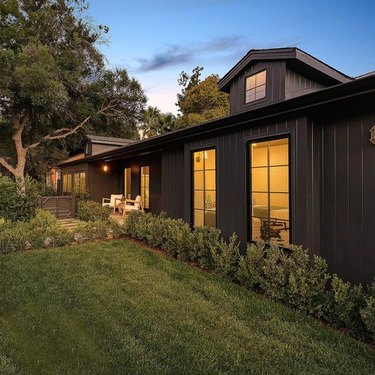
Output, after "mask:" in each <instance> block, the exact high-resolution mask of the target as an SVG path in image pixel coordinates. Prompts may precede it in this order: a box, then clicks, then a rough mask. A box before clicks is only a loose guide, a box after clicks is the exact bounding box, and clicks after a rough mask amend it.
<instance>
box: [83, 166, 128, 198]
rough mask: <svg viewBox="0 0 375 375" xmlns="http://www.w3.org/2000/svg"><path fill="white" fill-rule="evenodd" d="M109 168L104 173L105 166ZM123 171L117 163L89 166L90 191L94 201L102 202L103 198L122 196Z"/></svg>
mask: <svg viewBox="0 0 375 375" xmlns="http://www.w3.org/2000/svg"><path fill="white" fill-rule="evenodd" d="M104 164H106V165H107V166H108V171H107V172H104V170H103V166H104ZM120 173H121V170H120V169H119V168H118V166H117V164H116V163H111V162H109V163H104V162H95V163H90V164H89V175H88V185H87V186H88V191H89V193H90V196H91V198H92V199H93V200H95V201H97V202H102V199H103V198H110V197H111V194H121V193H122V190H121V186H120V180H121V176H120Z"/></svg>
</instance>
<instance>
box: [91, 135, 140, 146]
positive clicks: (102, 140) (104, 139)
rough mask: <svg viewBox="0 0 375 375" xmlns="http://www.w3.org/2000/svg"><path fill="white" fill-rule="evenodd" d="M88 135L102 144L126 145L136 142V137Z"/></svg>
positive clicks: (92, 140) (93, 140)
mask: <svg viewBox="0 0 375 375" xmlns="http://www.w3.org/2000/svg"><path fill="white" fill-rule="evenodd" d="M86 137H87V139H88V140H90V141H91V142H92V143H100V144H105V145H114V146H125V145H128V144H130V143H133V142H135V141H134V139H127V138H114V137H102V136H99V135H87V136H86Z"/></svg>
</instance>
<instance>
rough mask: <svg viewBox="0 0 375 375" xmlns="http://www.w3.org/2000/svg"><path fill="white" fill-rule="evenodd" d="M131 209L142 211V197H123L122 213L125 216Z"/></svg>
mask: <svg viewBox="0 0 375 375" xmlns="http://www.w3.org/2000/svg"><path fill="white" fill-rule="evenodd" d="M131 211H143V205H142V198H141V196H140V195H137V196H136V198H135V199H125V202H124V207H123V215H124V216H126V215H127V214H128V213H129V212H131Z"/></svg>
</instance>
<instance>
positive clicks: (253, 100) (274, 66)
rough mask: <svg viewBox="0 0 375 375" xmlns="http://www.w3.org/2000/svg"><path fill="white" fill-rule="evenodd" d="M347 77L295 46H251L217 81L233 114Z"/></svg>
mask: <svg viewBox="0 0 375 375" xmlns="http://www.w3.org/2000/svg"><path fill="white" fill-rule="evenodd" d="M351 80H352V78H351V77H349V76H347V75H345V74H343V73H341V72H339V71H338V70H336V69H334V68H332V67H330V66H329V65H327V64H325V63H323V62H322V61H320V60H318V59H316V58H315V57H313V56H311V55H309V54H307V53H306V52H304V51H302V50H300V49H298V48H276V49H263V50H255V49H253V50H250V51H249V52H248V53H247V54H246V56H245V57H243V58H242V59H241V60H240V61H239V62H238V63H237V64H236V65H235V66H234V67H233V68H232V69H231V70H230V71H229V72H228V73H227V74H226V75H225V76H224V77H223V78H222V79H221V80H220V81H219V89H220V90H221V91H224V92H227V93H229V94H230V113H231V114H235V113H239V112H244V111H247V110H250V109H255V108H258V107H261V106H266V105H269V104H272V103H276V102H279V101H283V100H287V99H291V98H293V97H296V96H300V95H305V94H309V93H311V92H314V91H317V90H321V89H323V88H326V87H330V86H334V85H337V84H340V83H345V82H349V81H351Z"/></svg>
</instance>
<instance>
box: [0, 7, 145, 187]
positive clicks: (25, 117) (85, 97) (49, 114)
mask: <svg viewBox="0 0 375 375" xmlns="http://www.w3.org/2000/svg"><path fill="white" fill-rule="evenodd" d="M87 8H88V4H87V2H86V1H85V0H2V1H1V3H0V134H1V139H0V143H1V144H2V146H1V145H0V152H1V151H2V152H3V153H2V154H0V166H1V167H3V168H5V169H6V170H7V171H8V172H9V173H10V174H12V175H13V176H14V177H15V178H17V179H19V180H20V181H21V186H23V184H22V182H23V181H24V178H25V167H26V162H27V156H28V154H29V153H31V152H33V150H35V149H36V148H38V147H41V146H43V145H44V144H46V143H48V142H51V141H55V140H61V139H65V138H66V137H68V136H70V135H73V134H75V133H77V132H78V131H79V130H80V129H82V128H84V127H87V126H93V127H95V126H96V127H98V128H99V131H100V129H103V128H113V132H114V133H117V134H118V129H121V128H124V127H126V128H129V129H130V128H132V129H135V124H136V122H137V121H138V119H139V118H140V116H141V113H142V110H143V107H144V104H145V101H146V98H145V96H144V93H143V90H142V88H141V86H140V84H139V82H138V81H136V80H135V79H134V78H131V77H129V76H128V74H127V72H126V71H125V70H123V69H117V70H114V71H109V70H107V69H106V66H105V61H104V57H103V55H102V54H101V53H100V51H99V49H98V45H99V44H100V43H102V42H103V41H105V35H106V33H107V32H108V28H107V27H105V26H102V25H97V26H95V25H93V24H92V23H91V21H90V20H89V18H87V16H86V11H87ZM10 144H12V147H10Z"/></svg>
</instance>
